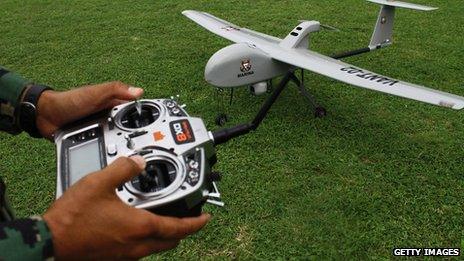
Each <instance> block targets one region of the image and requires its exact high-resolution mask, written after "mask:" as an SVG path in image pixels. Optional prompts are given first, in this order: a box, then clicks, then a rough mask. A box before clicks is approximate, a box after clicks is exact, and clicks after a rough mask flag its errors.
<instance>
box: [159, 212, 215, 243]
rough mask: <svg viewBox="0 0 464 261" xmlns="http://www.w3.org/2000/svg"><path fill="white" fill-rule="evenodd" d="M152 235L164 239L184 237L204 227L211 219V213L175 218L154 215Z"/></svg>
mask: <svg viewBox="0 0 464 261" xmlns="http://www.w3.org/2000/svg"><path fill="white" fill-rule="evenodd" d="M154 217H155V218H153V222H154V224H153V230H152V235H153V236H156V237H161V238H164V239H182V238H185V237H187V236H188V235H192V234H194V233H196V232H198V231H199V230H200V229H202V228H203V227H204V226H205V225H206V223H208V221H209V220H210V219H211V215H210V214H205V213H203V214H202V215H201V216H199V217H188V218H175V217H165V216H158V215H154Z"/></svg>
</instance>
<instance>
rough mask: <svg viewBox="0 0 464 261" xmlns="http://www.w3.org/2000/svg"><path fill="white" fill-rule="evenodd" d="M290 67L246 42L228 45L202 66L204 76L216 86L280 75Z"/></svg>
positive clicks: (246, 84)
mask: <svg viewBox="0 0 464 261" xmlns="http://www.w3.org/2000/svg"><path fill="white" fill-rule="evenodd" d="M291 67H292V66H290V65H288V64H285V63H281V62H278V61H275V60H273V59H272V57H270V56H268V55H267V54H266V53H264V52H263V51H261V50H260V49H258V48H257V47H256V46H253V45H249V44H246V43H237V44H232V45H229V46H227V47H225V48H223V49H221V50H219V51H218V52H216V53H215V54H214V55H213V56H212V57H211V58H210V59H209V61H208V63H207V64H206V67H205V79H206V81H207V82H208V83H210V84H212V85H214V86H218V87H238V86H248V85H253V84H256V83H260V82H266V81H267V80H269V79H272V78H275V77H277V76H280V75H282V74H284V73H286V72H288V71H289V70H290V69H291Z"/></svg>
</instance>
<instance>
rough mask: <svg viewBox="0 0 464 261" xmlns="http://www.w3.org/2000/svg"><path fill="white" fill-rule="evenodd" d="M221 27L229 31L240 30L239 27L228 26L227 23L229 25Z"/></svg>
mask: <svg viewBox="0 0 464 261" xmlns="http://www.w3.org/2000/svg"><path fill="white" fill-rule="evenodd" d="M221 29H222V30H226V31H227V32H230V31H240V29H239V28H237V27H233V26H230V25H229V26H226V27H222V28H221Z"/></svg>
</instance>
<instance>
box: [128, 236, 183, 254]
mask: <svg viewBox="0 0 464 261" xmlns="http://www.w3.org/2000/svg"><path fill="white" fill-rule="evenodd" d="M177 245H179V240H156V239H145V240H142V241H139V242H137V243H136V245H135V246H133V247H131V250H129V252H130V253H131V254H130V256H131V258H141V257H145V256H148V255H151V254H153V253H158V252H161V251H166V250H169V249H173V248H175V247H176V246H177Z"/></svg>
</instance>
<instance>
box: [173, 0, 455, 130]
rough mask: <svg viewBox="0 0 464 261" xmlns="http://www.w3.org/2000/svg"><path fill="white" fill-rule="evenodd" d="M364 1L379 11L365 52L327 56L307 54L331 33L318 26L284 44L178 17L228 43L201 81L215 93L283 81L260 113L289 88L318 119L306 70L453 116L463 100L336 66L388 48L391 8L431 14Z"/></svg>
mask: <svg viewBox="0 0 464 261" xmlns="http://www.w3.org/2000/svg"><path fill="white" fill-rule="evenodd" d="M367 1H369V2H372V3H376V4H379V5H381V8H380V13H379V15H378V18H377V23H376V25H375V28H374V32H373V34H372V38H371V41H370V43H369V45H368V47H364V48H360V49H356V50H351V51H347V52H343V53H340V54H335V55H332V56H326V55H323V54H320V53H317V52H314V51H311V50H310V47H311V46H310V43H311V37H312V33H315V32H318V31H320V30H321V29H329V30H336V28H334V27H331V26H327V25H323V24H321V23H320V22H319V21H300V24H299V25H297V26H296V27H295V28H293V30H292V31H291V32H290V33H289V34H288V35H287V36H286V37H285V38H284V39H280V38H277V37H274V36H270V35H266V34H263V33H260V32H256V31H253V30H250V29H247V28H243V27H239V26H237V25H234V24H232V23H229V22H227V21H225V20H222V19H220V18H217V17H215V16H213V15H211V14H208V13H205V12H199V11H193V10H186V11H183V12H182V14H183V15H185V16H186V17H188V18H189V19H191V20H192V21H194V22H196V23H197V24H199V25H200V26H202V27H204V28H205V29H207V30H208V31H210V32H212V33H214V34H217V35H219V36H221V37H223V38H225V39H228V40H230V41H232V42H234V44H232V45H229V46H227V47H225V48H223V49H221V50H219V51H218V52H216V53H215V54H214V55H213V56H211V58H210V59H209V61H208V62H207V64H206V67H205V79H206V81H207V82H208V83H210V84H211V85H214V86H216V87H217V88H219V89H225V88H227V89H230V99H231V102H232V97H233V90H234V89H235V88H237V87H242V86H248V87H249V88H250V91H251V92H252V93H253V94H255V95H260V94H264V93H266V92H269V91H270V89H272V88H273V86H272V79H274V78H277V77H280V76H283V78H282V79H281V80H280V83H279V85H278V87H277V88H276V89H275V90H273V92H272V94H271V96H270V97H269V98H268V100H267V101H266V104H265V105H264V107H270V106H271V105H272V103H273V102H275V100H276V99H277V98H278V96H279V95H280V93H281V92H282V90H283V89H284V88H285V87H286V86H287V84H288V83H289V82H293V83H295V84H296V85H297V86H298V89H299V92H300V94H301V95H302V96H304V97H306V98H307V100H308V101H309V103H310V104H311V105H312V107H313V109H314V114H315V117H324V116H326V115H327V111H326V109H325V108H324V107H322V106H321V105H319V104H318V102H317V101H316V99H315V98H314V96H313V95H312V94H311V93H310V92H309V91H308V90H307V89H306V88H305V84H304V71H305V70H307V71H311V72H314V73H317V74H320V75H323V76H326V77H329V78H332V79H335V80H338V81H341V82H344V83H347V84H350V85H353V86H357V87H361V88H366V89H370V90H374V91H378V92H382V93H386V94H390V95H396V96H400V97H403V98H408V99H412V100H417V101H421V102H425V103H429V104H433V105H438V106H441V107H446V108H452V109H455V110H460V109H462V108H464V97H461V96H457V95H453V94H450V93H446V92H442V91H438V90H434V89H430V88H427V87H424V86H420V85H416V84H412V83H407V82H403V81H400V80H396V79H393V78H390V77H386V76H382V75H380V74H377V73H374V72H371V71H368V70H365V69H362V68H359V67H356V66H354V65H351V64H348V63H345V62H342V61H340V59H343V58H347V57H351V56H355V55H360V54H364V53H368V52H371V51H375V50H379V49H382V48H385V47H387V46H390V45H391V44H392V43H393V23H394V18H395V9H396V8H406V9H412V10H418V11H432V10H436V9H437V8H434V7H428V6H424V5H417V4H412V3H407V2H401V1H394V0H367ZM298 70H300V71H301V74H300V78H298V77H297V75H296V72H297V71H298ZM264 111H265V110H264ZM226 121H227V115H226V114H223V113H221V114H219V116H218V117H217V118H216V123H217V124H218V125H220V126H222V125H224V124H225V123H226Z"/></svg>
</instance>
